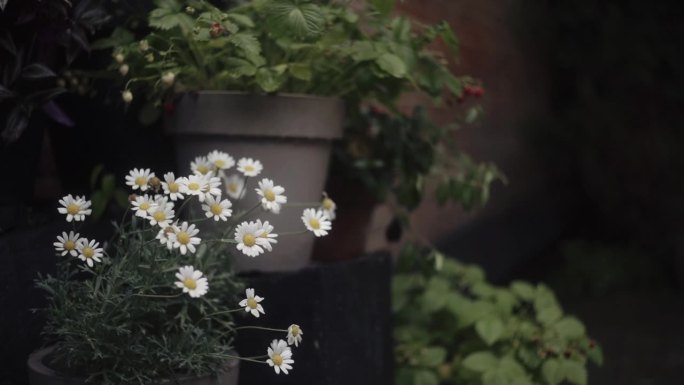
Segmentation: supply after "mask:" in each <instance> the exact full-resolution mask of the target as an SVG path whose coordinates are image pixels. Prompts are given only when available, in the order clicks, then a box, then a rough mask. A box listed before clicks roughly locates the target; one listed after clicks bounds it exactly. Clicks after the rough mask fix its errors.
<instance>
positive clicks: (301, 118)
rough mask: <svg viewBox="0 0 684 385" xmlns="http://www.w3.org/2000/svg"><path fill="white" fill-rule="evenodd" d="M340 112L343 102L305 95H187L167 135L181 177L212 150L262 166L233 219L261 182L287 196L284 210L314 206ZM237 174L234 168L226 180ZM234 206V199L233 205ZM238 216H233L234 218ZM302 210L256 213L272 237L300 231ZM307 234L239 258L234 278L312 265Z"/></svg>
mask: <svg viewBox="0 0 684 385" xmlns="http://www.w3.org/2000/svg"><path fill="white" fill-rule="evenodd" d="M343 118H344V104H343V102H342V101H341V99H337V98H325V97H314V96H306V95H277V96H268V95H251V94H244V93H235V92H220V91H203V92H198V93H192V94H185V95H184V96H183V97H181V99H180V100H179V101H178V102H177V104H176V106H175V109H174V111H173V113H172V114H169V115H167V119H166V129H167V132H169V133H171V134H172V135H174V136H175V140H176V154H177V164H178V170H179V172H180V174H188V173H189V172H190V168H189V167H190V166H189V165H190V162H191V161H192V160H193V159H194V158H195V157H196V156H199V155H204V154H207V153H208V152H210V151H212V150H215V149H217V150H221V151H225V152H227V153H229V154H230V155H231V156H233V157H234V158H235V160H236V161H237V160H238V159H239V158H241V157H248V158H254V159H258V160H260V161H261V163H262V164H263V166H264V171H263V172H262V173H261V174H260V175H259V176H257V177H255V178H250V180H248V184H249V189H248V190H247V192H246V195H245V197H244V198H243V199H242V200H240V201H237V202H233V204H234V212H235V211H237V210H240V209H249V208H252V207H253V206H255V205H256V204H257V203H258V201H259V199H258V196H257V194H256V193H255V191H254V188H255V187H256V185H257V183H258V181H260V180H261V179H262V178H269V179H272V180H273V181H274V182H275V183H276V184H277V185H280V186H283V187H284V188H285V195H286V196H287V198H288V202H319V201H320V200H321V192H322V191H323V188H324V184H325V180H326V174H327V170H328V161H329V158H330V150H331V144H332V140H334V139H337V138H340V137H341V136H342V124H343ZM232 173H237V170H236V169H235V168H232V169H230V170H228V173H227V174H228V175H230V174H232ZM231 201H232V199H231ZM235 209H237V210H235ZM302 210H303V207H289V208H283V210H282V211H281V213H280V214H278V215H275V214H272V213H266V212H263V211H262V210H261V209H258V210H257V211H255V213H256V214H255V215H253V217H258V218H260V219H262V220H268V221H269V222H270V223H271V224H272V225H273V226H274V227H275V229H274V231H275V232H276V233H280V232H290V231H299V230H304V229H305V228H304V224H303V223H302V220H301V214H302ZM313 242H314V236H313V234H305V235H302V236H291V237H280V238H278V243H277V244H276V245H275V247H274V249H273V251H272V252H267V253H265V254H262V255H259V256H258V257H256V258H250V257H247V256H243V255H240V256H239V258H235V263H234V266H235V268H236V269H237V270H238V271H249V270H256V271H295V270H299V269H301V268H303V267H305V266H307V265H308V264H309V263H310V261H311V251H312V248H313Z"/></svg>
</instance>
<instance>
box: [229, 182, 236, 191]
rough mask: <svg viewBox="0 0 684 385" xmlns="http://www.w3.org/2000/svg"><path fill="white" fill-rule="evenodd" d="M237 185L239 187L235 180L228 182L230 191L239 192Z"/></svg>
mask: <svg viewBox="0 0 684 385" xmlns="http://www.w3.org/2000/svg"><path fill="white" fill-rule="evenodd" d="M237 187H238V186H237V183H235V182H233V183H229V184H228V191H230V192H232V193H235V192H237Z"/></svg>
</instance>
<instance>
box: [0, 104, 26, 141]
mask: <svg viewBox="0 0 684 385" xmlns="http://www.w3.org/2000/svg"><path fill="white" fill-rule="evenodd" d="M29 114H30V112H29V110H28V109H27V108H26V107H24V106H16V107H14V109H13V110H12V112H10V114H9V116H8V117H7V124H6V126H5V130H4V131H2V139H3V141H5V142H9V143H11V142H14V141H15V140H17V139H18V138H19V136H20V135H21V133H22V132H24V130H25V129H26V126H27V125H28V121H29Z"/></svg>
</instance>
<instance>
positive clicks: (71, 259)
mask: <svg viewBox="0 0 684 385" xmlns="http://www.w3.org/2000/svg"><path fill="white" fill-rule="evenodd" d="M212 154H213V155H216V156H218V157H220V158H221V159H229V158H230V155H228V154H226V153H221V152H219V151H215V152H212ZM231 167H232V165H227V164H226V166H225V167H223V168H222V169H223V170H229V169H230V168H231ZM217 174H218V169H216V168H214V169H212V170H211V171H210V172H209V173H207V174H202V173H199V172H196V173H192V174H190V175H188V176H184V177H180V176H179V177H176V176H175V175H174V174H173V173H166V174H164V175H163V176H162V175H160V177H157V176H156V175H155V173H154V172H151V171H150V170H149V169H137V168H136V169H133V170H131V172H130V173H129V175H128V176H127V177H126V185H128V186H129V187H130V188H131V190H132V192H133V194H131V195H130V197H129V200H130V207H129V208H128V209H127V210H126V212H125V214H124V216H123V218H122V219H121V221H120V222H119V223H117V224H115V232H114V235H113V236H112V238H111V239H110V240H109V241H104V240H103V239H98V240H96V239H93V238H90V237H89V236H88V235H87V234H86V231H85V230H84V229H82V228H81V224H82V223H83V221H84V220H85V219H86V218H87V217H88V216H90V215H91V214H92V210H93V209H92V204H91V202H90V201H89V200H86V198H85V197H81V196H72V195H71V194H70V195H67V196H65V197H64V198H63V199H61V200H60V201H59V204H60V205H59V207H58V211H59V213H60V214H63V215H65V219H66V221H67V222H68V224H69V225H70V226H68V227H69V229H67V230H65V231H64V232H62V233H61V234H59V235H57V237H56V239H55V243H54V246H55V251H56V253H57V264H58V269H57V273H56V275H54V276H49V275H48V276H41V277H39V279H38V280H37V284H38V286H39V287H40V288H43V289H45V291H46V292H47V294H48V299H49V305H48V306H47V308H46V309H44V310H43V311H44V313H45V315H46V318H47V323H46V326H45V329H44V335H45V337H46V344H47V346H48V347H47V348H46V349H42V350H40V351H38V352H36V353H34V354H33V355H32V356H31V357H30V358H29V362H28V363H29V373H30V381H31V384H32V385H39V384H64V383H68V384H84V383H98V384H122V383H126V384H133V383H135V384H141V385H142V384H152V383H155V384H160V383H182V384H236V383H237V360H242V361H249V362H254V363H257V364H268V365H269V366H270V367H271V368H273V370H275V372H276V373H277V374H280V373H281V372H282V373H284V374H288V371H289V370H292V368H293V367H292V364H293V363H294V360H293V359H292V348H291V347H290V345H294V346H295V347H297V346H299V344H300V343H301V341H302V334H303V332H302V328H300V326H299V325H297V324H291V325H290V326H289V327H288V328H283V329H274V328H266V327H263V326H259V325H243V326H240V327H239V328H236V327H235V324H234V319H233V315H234V314H237V313H240V314H244V315H246V316H247V317H257V318H259V317H260V316H261V315H264V314H265V310H264V308H267V307H268V301H265V300H264V298H262V297H260V296H259V295H258V293H259V289H258V288H256V289H255V288H246V289H245V288H244V286H243V285H242V284H241V282H240V281H238V280H237V279H236V277H235V276H234V275H233V273H232V269H231V264H232V262H231V258H230V256H231V254H239V256H236V258H252V257H256V256H259V255H263V254H267V253H269V252H271V251H272V250H274V249H277V247H278V243H279V242H280V241H281V240H282V239H283V238H285V237H287V235H288V233H285V232H283V231H281V230H282V229H277V228H274V226H272V225H271V224H269V222H268V221H264V222H262V221H261V220H260V219H254V218H251V217H250V216H252V215H253V210H248V211H244V210H238V209H235V208H234V207H233V206H232V202H231V200H230V199H228V198H227V197H225V194H223V193H222V189H221V188H218V186H220V185H221V181H220V179H219V177H217V176H215V175H217ZM265 181H266V179H262V181H261V183H260V186H259V191H260V196H261V197H262V198H263V199H262V200H263V202H264V205H267V206H268V207H269V209H270V210H274V209H275V206H274V205H275V204H276V203H273V202H270V201H268V199H266V198H264V196H268V195H269V194H270V192H272V191H273V190H274V189H273V188H272V187H268V186H267V185H268V183H266V182H265ZM270 182H272V181H270ZM271 185H272V183H271ZM275 190H276V193H277V194H278V196H282V197H284V196H285V194H284V191H281V190H279V189H275ZM249 194H254V195H257V194H256V193H254V192H253V191H250V192H249ZM193 204H199V205H200V206H201V210H202V211H201V216H199V217H188V214H189V213H190V212H188V209H187V208H188V207H190V206H191V205H193ZM205 221H206V222H214V223H219V224H221V226H220V227H212V228H210V229H209V230H206V231H205V230H199V229H198V226H199V224H200V222H205ZM301 221H303V224H302V222H301ZM301 221H300V225H299V227H300V228H302V229H303V232H305V233H309V232H311V233H314V234H315V235H316V236H323V235H325V234H326V231H325V230H326V229H327V230H329V229H330V227H329V222H328V221H326V220H325V219H324V216H323V214H322V213H321V212H320V211H319V210H316V209H305V210H304V211H303V213H302V218H301ZM296 233H297V234H299V233H301V232H296ZM255 290H256V291H255ZM263 301H265V302H263ZM303 326H304V328H305V327H306V325H303ZM238 329H259V330H267V331H273V332H275V333H278V337H279V338H276V339H275V340H273V342H272V343H271V345H270V347H264V348H263V350H262V349H257V350H258V351H261V352H262V353H263V354H259V355H257V356H249V357H245V356H243V357H240V356H239V355H238V354H237V353H235V352H234V351H233V349H232V341H233V339H234V337H235V335H236V331H237V330H238ZM252 350H254V349H252Z"/></svg>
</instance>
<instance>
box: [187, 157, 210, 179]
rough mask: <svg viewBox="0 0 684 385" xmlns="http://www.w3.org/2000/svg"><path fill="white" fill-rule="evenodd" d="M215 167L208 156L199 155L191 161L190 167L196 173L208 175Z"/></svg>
mask: <svg viewBox="0 0 684 385" xmlns="http://www.w3.org/2000/svg"><path fill="white" fill-rule="evenodd" d="M212 168H213V165H212V164H211V163H209V160H207V157H206V156H198V157H197V158H195V160H194V161H192V162H190V169H191V170H192V172H194V173H195V174H202V175H207V174H208V173H209V172H210V171H211V170H212Z"/></svg>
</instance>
